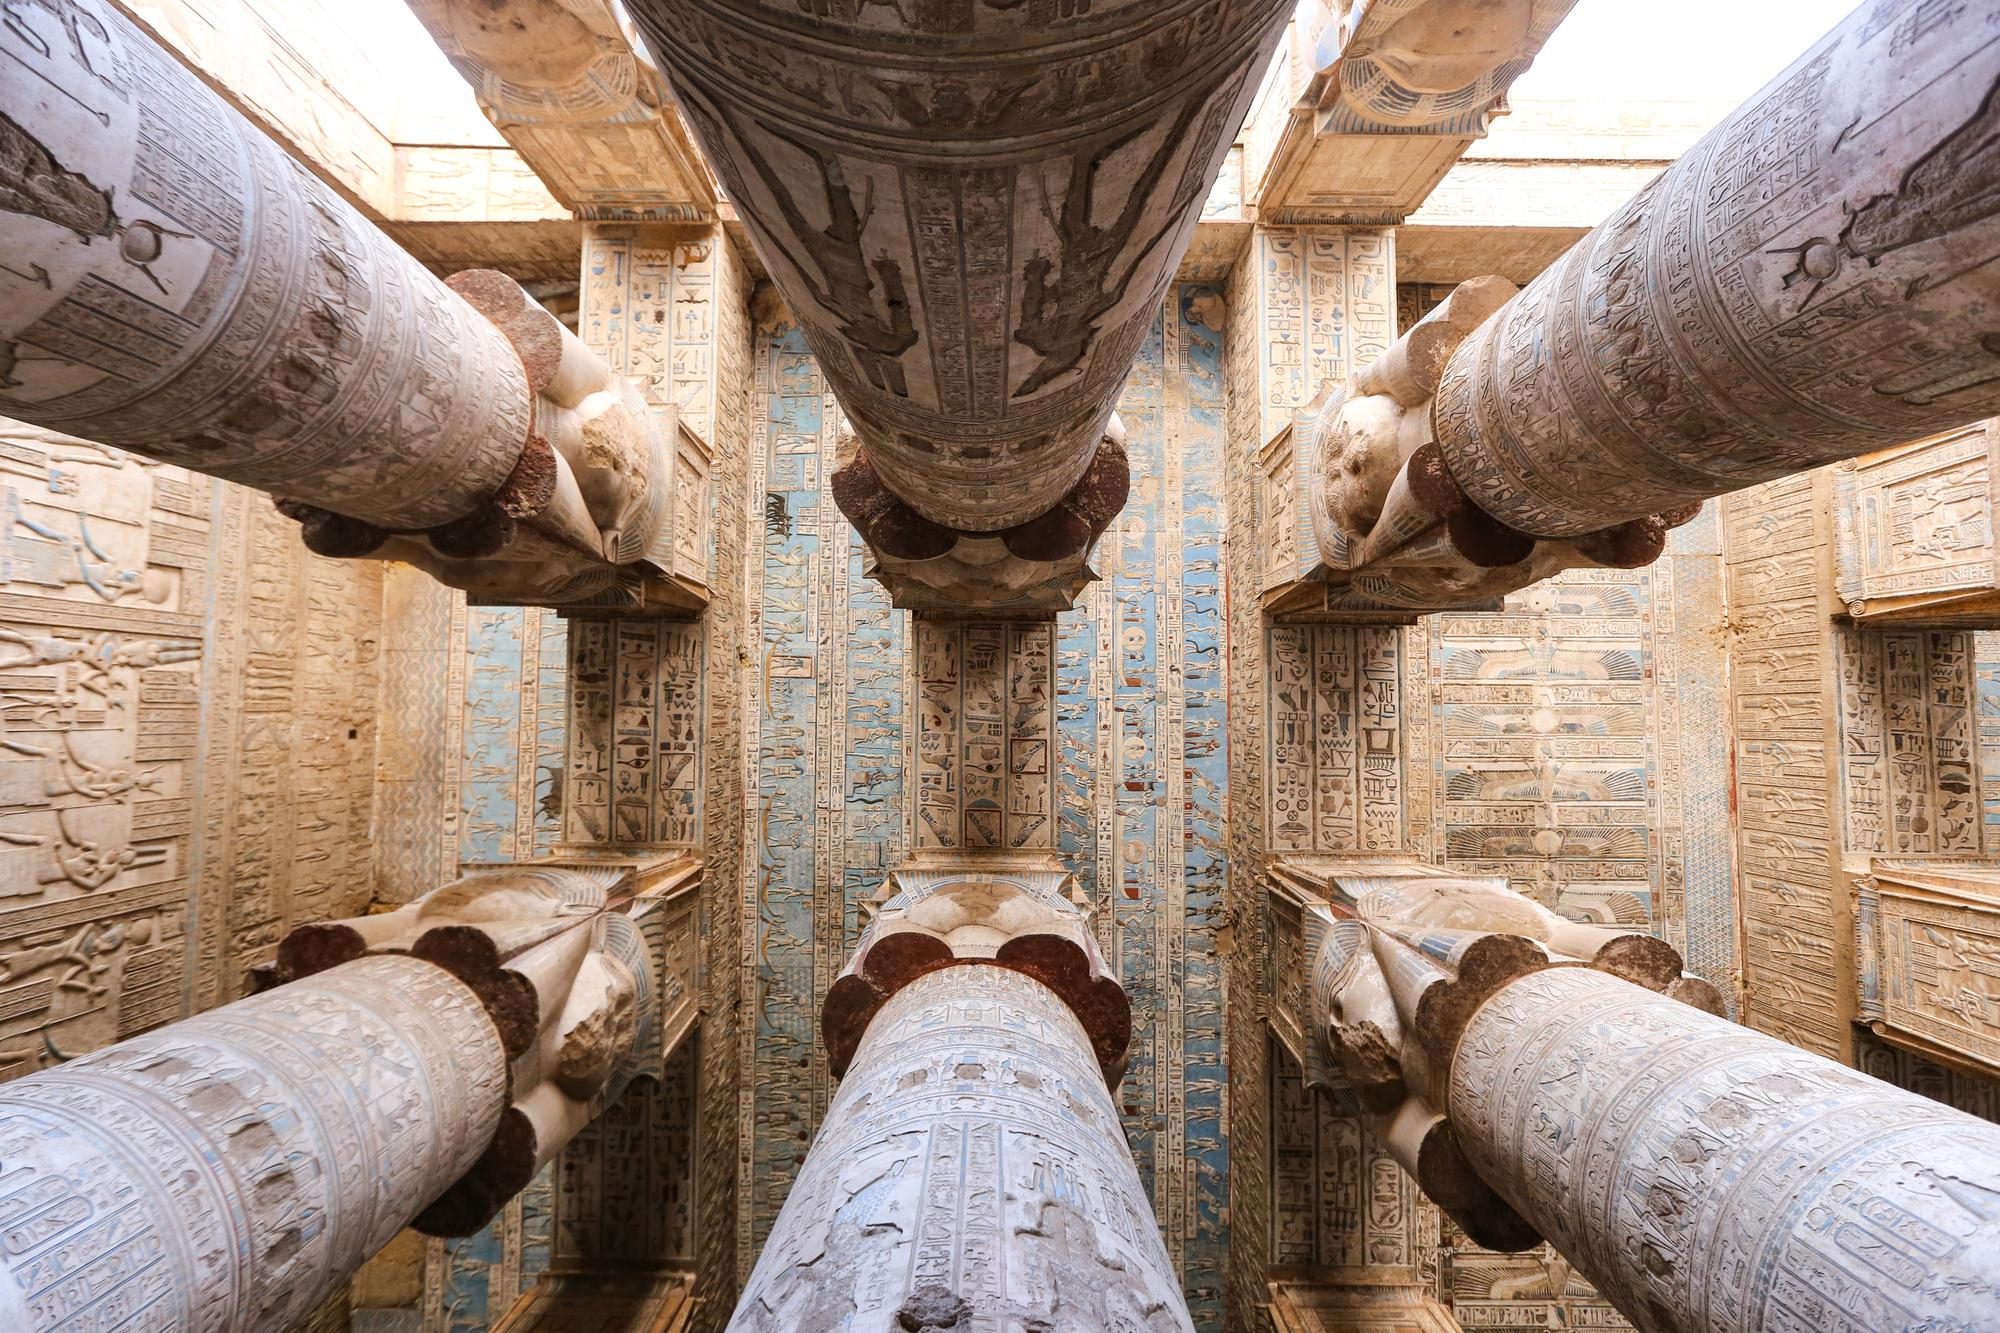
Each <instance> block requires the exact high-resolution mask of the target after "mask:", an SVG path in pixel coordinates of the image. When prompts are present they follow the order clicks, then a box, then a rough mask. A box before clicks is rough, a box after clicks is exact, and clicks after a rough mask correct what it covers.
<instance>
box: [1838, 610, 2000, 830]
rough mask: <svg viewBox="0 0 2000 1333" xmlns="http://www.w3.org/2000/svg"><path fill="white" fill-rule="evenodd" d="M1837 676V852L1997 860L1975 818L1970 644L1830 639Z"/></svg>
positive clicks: (1930, 633)
mask: <svg viewBox="0 0 2000 1333" xmlns="http://www.w3.org/2000/svg"><path fill="white" fill-rule="evenodd" d="M1830 633H1832V635H1833V637H1834V647H1835V660H1836V667H1837V670H1838V672H1839V720H1840V762H1841V780H1842V785H1841V820H1842V825H1841V833H1842V839H1843V844H1844V847H1845V850H1847V851H1848V852H1851V853H1862V852H1866V853H1877V854H1887V855H1892V856H1920V855H1940V856H1977V855H1979V854H1980V853H1981V852H1982V851H1985V852H1989V853H1990V852H2000V844H1995V843H1993V842H1992V841H1991V839H1990V838H1988V836H1987V834H1986V831H1985V829H1984V818H1983V810H1982V781H1981V757H1980V746H1979V733H1978V719H1977V716H1976V712H1977V708H1978V680H1977V663H1976V660H1975V658H1974V644H1973V635H1971V634H1970V633H1967V632H1964V631H1956V630H1877V629H1839V630H1830Z"/></svg>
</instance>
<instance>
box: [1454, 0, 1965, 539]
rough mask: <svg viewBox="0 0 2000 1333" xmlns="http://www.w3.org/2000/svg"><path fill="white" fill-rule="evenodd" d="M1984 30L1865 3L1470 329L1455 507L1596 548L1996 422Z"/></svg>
mask: <svg viewBox="0 0 2000 1333" xmlns="http://www.w3.org/2000/svg"><path fill="white" fill-rule="evenodd" d="M1992 34H1993V28H1992V14H1991V11H1990V9H1989V8H1988V7H1986V6H1980V5H1966V6H1958V7H1955V8H1952V9H1951V10H1950V12H1948V13H1947V12H1942V11H1941V12H1938V13H1931V12H1930V11H1926V12H1925V13H1924V15H1923V17H1922V18H1921V19H1908V18H1901V17H1899V16H1898V15H1897V14H1894V13H1891V12H1890V11H1889V9H1888V7H1886V6H1883V5H1864V6H1861V7H1860V8H1858V9H1856V11H1855V12H1854V14H1853V15H1852V16H1851V17H1849V18H1848V19H1847V20H1846V21H1845V22H1844V23H1842V24H1841V25H1840V26H1839V27H1837V28H1836V29H1834V31H1833V32H1832V33H1830V34H1828V36H1827V37H1826V38H1825V39H1823V40H1822V41H1821V42H1820V43H1819V44H1818V45H1816V46H1814V47H1813V48H1812V49H1811V50H1810V51H1808V52H1807V53H1806V54H1805V55H1804V56H1802V57H1800V58H1799V60H1798V61H1796V62H1795V63H1794V64H1793V65H1792V66H1791V68H1790V69H1788V70H1786V71H1785V73H1783V74H1781V75H1780V76H1779V77H1778V78H1777V79H1776V80H1774V81H1773V82H1772V83H1771V84H1770V85H1769V86H1767V87H1766V88H1765V89H1764V90H1763V91H1762V92H1760V93H1758V94H1757V96H1755V97H1753V98H1752V99H1751V100H1750V101H1749V102H1748V103H1746V104H1745V105H1744V106H1743V107H1742V108H1740V109H1739V110H1737V111H1736V112H1735V113H1734V114H1732V115H1731V116H1730V117H1729V118H1728V119H1727V120H1726V121H1724V122H1723V123H1722V124H1721V125H1720V126H1718V127H1717V128H1716V129H1715V130H1714V131H1713V132H1712V133H1710V134H1709V135H1708V136H1707V137H1706V138H1704V139H1703V140H1702V141H1701V142H1700V143H1699V144H1697V145H1696V146H1695V147H1694V148H1692V149H1691V150H1689V151H1688V152H1687V153H1686V154H1685V155H1683V156H1682V157H1681V158H1680V160H1679V161H1677V162H1676V163H1674V165H1673V166H1671V167H1669V168H1668V169H1667V170H1666V171H1665V172H1663V173H1662V174H1661V175H1660V177H1659V178H1658V180H1656V181H1655V182H1654V183H1653V184H1652V185H1650V186H1648V187H1647V188H1646V189H1645V190H1644V191H1642V192H1641V193H1640V194H1639V195H1638V196H1637V197H1636V198H1634V199H1633V200H1632V201H1631V203H1629V204H1627V205H1626V206H1625V207H1624V208H1622V209H1620V210H1619V211H1618V212H1617V213H1616V214H1615V215H1614V216H1613V217H1612V218H1611V219H1610V220H1609V221H1607V222H1606V223H1605V224H1604V225H1603V226H1601V227H1599V228H1598V229H1597V230H1596V231H1595V232H1593V233H1592V234H1591V235H1589V236H1588V237H1585V238H1584V239H1583V240H1582V241H1581V242H1579V243H1578V244H1577V245H1576V246H1575V247H1574V248H1573V249H1571V250H1570V251H1569V253H1568V254H1567V255H1566V256H1564V258H1563V259H1561V260H1560V261H1558V262H1557V264H1556V265H1555V266H1554V267H1553V268H1551V269H1549V270H1548V271H1547V272H1545V273H1544V274H1542V276H1541V277H1540V278H1538V279H1537V280H1536V281H1535V282H1534V283H1532V284H1530V285H1529V287H1528V288H1527V289H1526V290H1524V291H1523V292H1522V293H1521V294H1520V295H1519V296H1517V297H1515V298H1513V299H1512V300H1511V301H1510V302H1509V303H1508V304H1507V305H1506V306H1505V307H1504V308H1503V309H1502V310H1501V311H1500V313H1499V314H1498V315H1496V316H1494V317H1493V318H1492V319H1490V320H1488V321H1487V322H1485V323H1484V324H1483V325H1482V326H1481V327H1480V328H1479V329H1478V330H1477V331H1476V332H1475V333H1473V334H1472V335H1471V336H1470V337H1468V338H1466V339H1465V341H1464V342H1463V343H1462V344H1460V345H1459V346H1458V347H1457V349H1456V350H1455V351H1454V352H1453V353H1452V355H1451V357H1450V361H1449V363H1448V365H1447V366H1446V367H1445V369H1444V371H1443V374H1442V378H1441V380H1440V381H1439V383H1438V385H1437V390H1436V397H1435V400H1434V402H1433V404H1432V405H1431V408H1430V415H1431V418H1432V423H1433V426H1434V429H1435V432H1436V439H1437V443H1438V445H1439V447H1440V448H1441V449H1442V451H1443V461H1444V463H1445V464H1446V465H1447V466H1448V468H1449V471H1450V476H1451V478H1452V479H1454V480H1455V481H1456V483H1457V485H1458V486H1459V487H1461V488H1462V489H1463V492H1464V495H1465V497H1466V498H1467V499H1469V500H1470V502H1471V503H1472V504H1473V505H1475V506H1477V508H1478V509H1479V510H1480V511H1481V512H1482V513H1483V514H1484V515H1486V516H1488V517H1490V518H1491V519H1495V520H1498V521H1499V523H1501V524H1504V525H1506V526H1507V527H1509V528H1512V529H1516V530H1518V531H1519V532H1522V533H1528V534H1532V535H1534V536H1537V537H1574V536H1581V535H1583V534H1588V533H1598V532H1601V531H1603V530H1604V529H1607V528H1612V527H1615V526H1617V525H1619V524H1624V523H1628V522H1633V521H1644V520H1647V519H1649V518H1651V517H1652V516H1655V515H1660V514H1662V513H1664V512H1666V511H1671V510H1674V509H1676V508H1677V507H1680V506H1684V505H1688V504H1691V503H1694V502H1696V501H1699V500H1702V499H1705V498H1707V497H1709V496H1712V495H1718V494H1722V493H1724V492H1727V491H1732V490H1736V489H1739V488H1741V487H1744V486H1747V485H1750V484H1751V483H1753V482H1758V481H1766V480H1769V479H1771V478H1774V477H1779V476H1783V475H1786V474H1788V473H1793V472H1798V471H1802V470H1804V469H1807V468H1810V467H1814V466H1816V465H1819V464H1822V463H1829V462H1833V461H1836V460H1838V459H1843V458H1851V457H1854V456H1855V455H1858V454H1862V453H1865V452H1867V451H1869V450H1872V449H1877V448H1881V447H1883V446H1885V445H1890V444H1896V443H1899V442H1902V441H1905V440H1912V439H1917V438H1919V437H1921V436H1925V435H1930V434H1934V433H1936V432H1938V431H1941V430H1944V429H1947V428H1950V427H1953V426H1958V425H1963V424H1965V423H1967V422H1969V421H1973V420H1975V419H1977V418H1980V417H1984V416H1991V415H1993V414H1994V413H1995V412H1996V411H2000V319H1996V312H2000V265H1996V264H1994V262H1993V261H1994V259H1995V257H1996V256H2000V189H1996V186H1995V182H1996V179H2000V146H1996V144H2000V135H1997V134H1996V131H2000V45H1996V44H1995V43H1994V42H1993V41H1992Z"/></svg>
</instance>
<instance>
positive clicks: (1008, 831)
mask: <svg viewBox="0 0 2000 1333" xmlns="http://www.w3.org/2000/svg"><path fill="white" fill-rule="evenodd" d="M912 629H913V641H914V648H913V650H912V652H911V654H910V660H911V663H912V665H913V666H914V668H915V681H914V688H913V689H911V690H910V691H908V693H907V696H906V697H908V698H910V699H913V700H915V701H916V705H917V725H916V728H915V737H914V740H915V763H914V765H913V771H914V772H915V773H916V777H917V789H916V793H915V799H914V800H912V801H911V802H910V817H911V819H912V820H913V827H912V830H911V837H910V845H911V846H912V847H918V848H945V847H1007V848H1038V849H1039V848H1048V847H1053V846H1054V845H1055V835H1056V825H1055V795H1054V780H1055V779H1054V770H1053V765H1052V756H1053V754H1054V752H1055V748H1056V747H1055V722H1056V715H1055V644H1056V627H1055V625H1054V623H1053V622H1049V621H1042V622H1023V623H1013V624H1007V623H996V624H966V623H962V622H958V621H931V620H919V621H917V622H915V624H914V625H913V627H912Z"/></svg>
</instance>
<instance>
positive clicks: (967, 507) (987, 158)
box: [632, 0, 1288, 616]
mask: <svg viewBox="0 0 2000 1333" xmlns="http://www.w3.org/2000/svg"><path fill="white" fill-rule="evenodd" d="M632 8H633V12H634V17H635V18H636V20H637V22H638V26H639V27H640V29H641V30H642V32H644V33H645V34H646V35H647V36H648V38H649V39H650V40H651V45H652V47H653V50H654V51H655V53H656V54H657V55H658V56H659V58H660V59H661V61H662V63H663V64H664V66H665V69H666V73H667V76H668V79H669V81H670V82H671V83H672V85H673V88H674V91H675V93H676V95H677V96H678V98H679V99H680V103H681V109H682V110H683V112H684V113H685V114H686V116H687V118H688V121H689V123H690V125H691V126H692V127H693V129H694V131H695V135H696V137H697V138H698V139H699V140H700V141H701V142H702V144H703V146H704V147H705V148H706V150H707V152H708V156H709V159H710V161H711V162H712V164H713V165H714V167H715V169H716V172H717V174H718V175H719V176H720V177H721V178H722V180H723V182H724V184H725V185H726V186H727V189H728V193H729V196H730V198H731V200H732V201H733V202H734V203H735V205H736V207H737V208H738V209H740V210H741V212H742V215H743V221H744V224H745V225H746V227H747V228H748V230H749V233H750V236H751V238H752V239H753V240H754V241H755V243H756V245H757V248H758V251H759V253H760V254H761V255H762V257H763V259H764V262H765V264H766V266H767V267H768V268H769V269H770V272H771V278H772V281H773V283H774V284H775V285H776V287H777V289H778V292H779V293H780V294H781V295H782V296H783V297H784V299H785V301H786V302H787V303H788V304H789V305H790V306H791V308H792V309H793V311H794V312H796V316H797V319H798V322H799V324H800V326H801V328H802V329H803V330H804V332H805V335H806V338H807V340H808V341H809V342H810V344H811V345H812V348H813V351H814V354H815V356H816V357H817V358H818V360H819V364H820V365H821V367H822V368H823V369H824V371H825V373H826V376H827V379H828V381H829V382H830V383H831V384H832V385H833V388H834V391H835V393H836V394H837V395H838V397H839V399H840V404H841V407H842V408H843V409H844V410H845V412H846V414H847V417H848V419H849V421H850V422H851V424H852V433H851V436H850V437H849V438H848V439H847V440H846V441H845V442H844V444H843V448H842V458H841V460H840V466H839V469H838V471H837V473H836V475H835V476H834V477H833V478H831V479H830V480H831V481H832V487H831V489H832V491H833V494H834V496H835V498H836V500H837V502H838V503H839V505H840V507H841V509H842V511H843V512H844V513H846V514H847V515H848V516H849V517H850V519H852V520H853V522H854V524H855V526H856V528H857V529H858V530H860V532H861V533H862V535H863V537H864V538H865V539H866V540H867V541H868V543H869V546H870V548H871V550H872V551H873V552H874V553H875V555H876V557H877V561H878V571H877V573H878V577H880V578H882V579H883V581H884V583H885V584H886V585H887V586H888V587H889V588H890V589H891V592H892V594H894V596H895V598H896V601H897V604H898V605H906V606H909V607H911V608H913V609H931V608H933V607H935V608H936V609H961V608H966V607H968V606H969V607H970V608H971V609H974V610H987V611H991V610H993V609H995V608H999V607H1005V608H1008V609H1009V610H1010V611H1011V613H1014V614H1021V615H1027V616H1034V615H1045V614H1046V613H1048V612H1049V611H1052V610H1062V609H1067V608H1068V607H1069V606H1070V605H1071V604H1072V603H1073V601H1074V598H1075V596H1076V594H1077V592H1078V591H1079V590H1080V588H1081V587H1082V585H1083V584H1085V583H1087V582H1089V581H1090V579H1091V578H1092V577H1094V575H1093V574H1092V573H1091V571H1090V569H1089V566H1088V559H1089V554H1090V549H1091V546H1092V545H1093V543H1094V542H1095V541H1096V540H1097V538H1098V536H1099V535H1100V534H1101V533H1102V532H1103V531H1104V529H1105V527H1106V525H1107V524H1108V523H1109V522H1110V521H1111V520H1112V518H1113V517H1115V516H1116V515H1117V513H1118V511H1119V510H1120V509H1121V508H1123V506H1124V504H1125V501H1126V498H1127V494H1128V486H1129V479H1130V472H1129V463H1128V461H1127V459H1126V457H1125V453H1124V448H1123V444H1124V441H1123V434H1124V432H1123V428H1122V426H1120V425H1119V424H1118V423H1117V422H1116V420H1115V418H1114V416H1113V411H1112V409H1113V407H1114V405H1115V403H1116V400H1117V397H1118V392H1119V388H1120V385H1121V384H1122V383H1123V382H1124V379H1125V377H1126V375H1127V373H1128V372H1129V371H1130V369H1131V367H1132V364H1133V360H1134V358H1135V356H1136V355H1137V354H1138V351H1139V347H1140V344H1141V343H1142V342H1143V340H1144V339H1145V336H1146V334H1147V331H1148V329H1149V328H1150V326H1151V323H1152V319H1153V315H1154V311H1155V310H1156V308H1157V306H1158V303H1159V301H1160V298H1161V297H1162V295H1163V294H1164V293H1165V291H1166V288H1167V285H1168V284H1169V283H1170V282H1172V280H1173V275H1174V271H1175V266H1176V264H1177V263H1178V262H1179V259H1180V256H1181V254H1182V252H1183V251H1184V250H1185V249H1186V248H1187V244H1188V242H1189V240H1190V239H1191V237H1192V235H1193V231H1194V226H1195V223H1196V221H1197V219H1198V216H1199V214H1200V211H1201V208H1202V204H1203V202H1204V200H1206V198H1207V196H1208V193H1209V190H1210V187H1211V185H1212V184H1213V182H1214V181H1215V179H1216V175H1217V172H1218V170H1219V169H1220V167H1221V165H1222V163H1223V160H1224V159H1225V158H1226V157H1227V155H1228V153H1229V151H1230V147H1231V142H1232V140H1233V138H1234V136H1235V133H1236V130H1237V128H1238V127H1239V126H1240V125H1241V124H1242V122H1243V118H1244V115H1245V113H1246V112H1247V111H1248V109H1249V106H1250V103H1251V100H1252V98H1253V96H1254V95H1255V93H1256V90H1257V82H1258V76H1259V75H1260V73H1261V71H1262V68H1263V65H1264V63H1265V57H1266V56H1267V55H1268V53H1269V52H1270V50H1271V47H1272V44H1273V43H1274V42H1275V40H1276V38H1277V35H1278V32H1279V30H1280V28H1281V27H1282V25H1283V22H1284V19H1285V17H1286V14H1287V10H1288V6H1287V5H1285V4H1284V3H1282V0H1256V2H1255V3H1247V4H1245V3H1238V4H1227V3H1218V2H1217V0H1199V2H1198V3H1193V4H1183V5H1175V6H1170V7H1167V8H1165V9H1161V8H1159V7H1146V6H1129V5H1126V6H1116V7H1111V8H1106V7H1104V6H1098V7H1097V8H1096V9H1095V10H1092V8H1091V7H1090V6H1087V5H1076V6H1062V7H1060V8H1059V9H1058V8H1052V7H1050V6H1046V5H1028V6H994V5H978V6H974V5H957V4H948V5H919V6H916V7H915V8H914V10H913V11H912V13H911V14H905V13H904V12H903V11H902V10H900V9H897V8H894V7H882V6H876V7H867V6H863V7H861V8H860V9H858V10H853V11H850V10H847V9H845V8H841V9H838V10H836V9H833V8H829V7H818V8H816V9H814V10H813V11H812V12H811V13H810V14H807V13H802V12H800V11H799V10H798V9H797V7H796V6H792V5H788V4H780V3H776V2H774V0H704V2H703V3H700V4H694V5H671V4H666V3H662V2H661V0H644V2H642V3H638V4H635V5H634V6H632Z"/></svg>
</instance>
